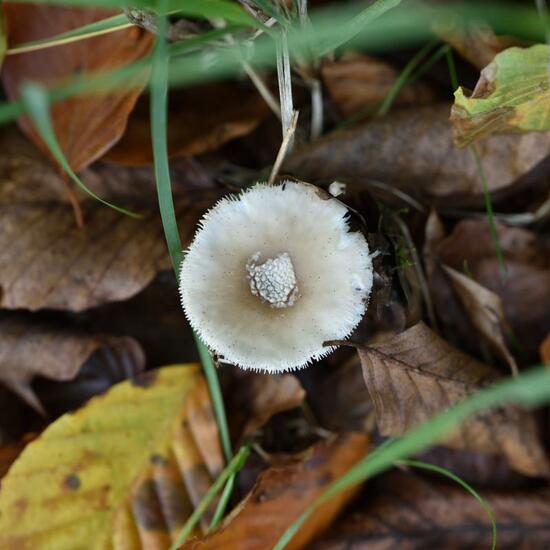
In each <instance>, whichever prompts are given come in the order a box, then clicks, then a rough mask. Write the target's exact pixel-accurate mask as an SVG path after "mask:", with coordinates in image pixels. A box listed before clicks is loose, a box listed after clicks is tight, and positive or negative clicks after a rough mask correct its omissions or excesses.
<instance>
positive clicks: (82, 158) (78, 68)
mask: <svg viewBox="0 0 550 550" xmlns="http://www.w3.org/2000/svg"><path fill="white" fill-rule="evenodd" d="M4 9H5V14H6V23H7V27H8V38H9V45H10V47H13V46H16V45H18V44H22V43H26V42H32V41H35V40H40V39H44V38H48V37H50V36H54V35H56V34H60V33H63V32H66V31H69V30H72V29H75V28H78V27H81V26H83V25H87V24H89V23H93V22H94V21H97V20H99V19H104V18H106V17H109V16H111V15H113V13H116V12H113V11H107V10H104V9H95V8H94V9H83V8H74V7H60V6H48V5H40V4H19V3H17V4H10V3H6V4H4ZM152 43H153V35H151V34H149V33H147V32H145V31H143V30H142V29H140V28H138V27H132V28H127V29H123V30H119V31H116V32H112V33H108V34H104V35H102V36H97V37H94V38H90V39H87V40H80V41H77V42H73V43H71V44H68V45H62V46H57V47H54V48H46V49H41V50H37V51H33V52H28V53H22V54H17V55H10V56H8V57H7V58H6V60H5V62H4V66H3V70H2V80H3V83H4V86H5V89H6V92H7V94H8V97H9V98H10V99H16V98H18V97H19V94H20V86H21V85H22V84H23V83H24V82H25V81H29V80H32V81H34V82H38V83H40V84H43V85H44V86H46V87H48V88H53V87H55V86H57V85H60V84H62V83H64V82H66V81H67V80H68V79H70V78H76V77H81V76H83V75H87V74H91V73H98V72H105V71H110V70H113V69H116V68H119V67H123V66H126V65H128V64H130V63H133V62H134V61H137V60H138V59H140V58H141V57H143V56H144V55H146V54H147V53H148V52H149V51H150V49H151V46H152ZM145 83H146V80H145V78H144V75H141V76H140V77H139V79H135V81H132V82H129V83H128V84H129V85H130V84H131V85H132V87H131V88H129V89H127V90H125V91H116V92H109V93H107V94H100V95H80V96H77V97H73V98H69V99H65V100H63V101H59V102H56V103H54V104H53V105H52V112H51V114H52V119H53V125H54V129H55V132H56V136H57V139H58V141H59V144H60V146H61V149H62V150H63V152H64V153H65V156H66V157H67V159H68V161H69V164H70V165H71V167H72V168H73V169H74V170H75V171H79V170H81V169H82V168H84V167H86V166H87V165H88V164H90V163H91V162H92V161H93V160H95V159H96V158H98V157H100V156H101V155H102V154H103V153H105V151H107V150H108V149H109V148H110V147H111V146H112V145H113V144H114V143H115V142H116V141H117V140H118V139H119V138H120V137H121V136H122V134H123V132H124V129H125V127H126V121H127V118H128V115H129V114H130V112H131V111H132V109H133V107H134V104H135V102H136V100H137V97H138V96H139V94H140V93H141V91H142V89H143V87H144V86H145ZM19 124H20V126H21V128H22V129H23V131H24V132H25V133H26V134H27V136H28V137H29V138H30V139H32V140H33V141H34V142H35V143H36V144H37V145H38V146H39V147H40V148H41V149H42V150H44V151H46V152H47V151H48V149H47V146H46V145H45V144H44V143H43V142H42V139H41V138H40V136H39V134H38V132H37V131H36V129H35V127H34V126H33V124H32V123H31V122H30V120H29V119H28V118H26V117H23V118H21V119H20V120H19Z"/></svg>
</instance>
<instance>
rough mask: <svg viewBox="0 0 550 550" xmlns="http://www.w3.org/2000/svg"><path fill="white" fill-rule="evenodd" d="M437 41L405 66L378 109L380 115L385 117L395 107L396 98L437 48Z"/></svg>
mask: <svg viewBox="0 0 550 550" xmlns="http://www.w3.org/2000/svg"><path fill="white" fill-rule="evenodd" d="M436 44H437V40H430V42H428V43H427V44H425V45H424V47H423V48H421V49H420V50H419V51H418V52H417V53H416V54H415V55H414V56H413V57H412V59H411V60H410V61H409V62H408V63H407V64H406V65H405V67H404V68H403V70H402V71H401V73H400V74H399V76H398V77H397V79H396V80H395V82H394V83H393V86H392V87H391V88H390V91H389V92H388V93H387V94H386V97H385V98H384V101H382V104H381V105H380V108H379V109H378V115H380V116H382V115H385V114H386V113H387V112H388V111H389V110H390V108H391V106H392V105H393V102H394V101H395V98H396V97H397V96H398V95H399V93H400V92H401V90H402V89H403V88H404V87H405V85H406V84H407V83H408V81H409V80H410V77H411V75H412V73H413V71H414V70H415V69H416V67H417V66H418V65H419V64H420V63H421V62H422V60H423V59H424V58H425V57H426V56H427V55H428V54H429V53H430V51H431V50H432V49H433V48H434V47H435V46H436Z"/></svg>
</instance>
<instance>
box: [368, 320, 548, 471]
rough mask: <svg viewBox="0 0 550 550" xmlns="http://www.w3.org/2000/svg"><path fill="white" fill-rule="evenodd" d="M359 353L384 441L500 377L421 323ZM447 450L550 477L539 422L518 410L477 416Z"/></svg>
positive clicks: (505, 409)
mask: <svg viewBox="0 0 550 550" xmlns="http://www.w3.org/2000/svg"><path fill="white" fill-rule="evenodd" d="M358 351H359V356H360V357H361V361H362V364H363V374H364V377H365V383H366V384H367V388H368V390H369V393H370V395H371V399H372V401H373V402H374V407H375V411H376V417H377V422H378V428H379V430H380V432H381V434H382V435H385V436H400V435H403V434H404V433H405V432H407V431H408V430H409V429H411V428H412V427H414V426H418V425H420V424H422V423H423V422H425V421H426V420H427V419H428V418H430V417H432V416H434V415H435V414H436V413H438V412H440V411H443V410H445V409H447V408H448V407H450V406H451V405H453V404H454V403H457V402H459V401H461V400H462V399H464V398H465V397H467V396H468V395H471V394H472V393H474V392H476V391H478V390H479V389H481V388H482V387H484V386H485V385H486V384H488V383H491V382H493V381H494V380H496V379H497V378H498V373H497V371H495V370H494V369H492V368H491V367H488V366H487V365H484V364H483V363H479V362H478V361H476V360H475V359H473V358H471V357H469V356H468V355H466V354H464V353H462V352H460V351H458V350H457V349H455V348H453V347H451V346H450V345H449V344H448V343H447V342H445V340H443V339H441V338H440V337H439V336H437V334H435V333H434V332H432V331H431V330H430V329H429V328H428V327H427V326H426V325H424V324H423V323H419V324H417V325H415V326H413V327H411V328H410V329H408V330H406V331H405V332H402V333H401V334H398V335H397V336H395V337H394V338H392V339H391V340H389V341H386V342H384V343H380V344H375V345H372V346H368V347H362V348H359V349H358ZM444 444H445V445H448V446H449V447H452V448H458V449H467V450H471V451H480V452H485V453H499V454H502V455H504V456H505V457H506V458H507V460H508V462H509V464H510V466H511V467H512V468H514V469H515V470H517V471H518V472H520V473H522V474H525V475H530V476H548V475H550V462H549V461H548V458H547V456H546V454H545V451H544V449H543V447H542V445H541V443H540V440H539V436H538V432H537V424H536V422H535V418H534V416H533V415H532V414H530V413H527V412H525V411H523V410H522V409H520V408H519V407H516V406H512V405H509V406H506V407H503V408H501V409H498V410H493V411H489V412H485V413H481V414H478V415H477V416H475V417H474V418H472V419H470V420H468V421H466V422H464V423H463V425H462V426H461V427H460V428H459V429H457V430H456V431H455V432H453V433H452V434H451V435H449V437H448V438H446V439H445V441H444Z"/></svg>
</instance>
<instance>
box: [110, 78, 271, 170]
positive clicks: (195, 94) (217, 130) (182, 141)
mask: <svg viewBox="0 0 550 550" xmlns="http://www.w3.org/2000/svg"><path fill="white" fill-rule="evenodd" d="M168 105H169V113H168V131H167V132H168V133H167V140H168V154H169V155H170V156H171V157H177V156H182V155H198V154H200V153H205V152H207V151H212V150H214V149H217V148H218V147H220V146H221V145H223V144H224V143H225V142H227V141H230V140H232V139H235V138H238V137H241V136H245V135H247V134H249V133H250V132H252V130H254V129H255V128H256V127H257V126H258V124H260V122H261V121H262V120H263V119H264V118H265V116H266V115H267V114H268V113H269V109H268V107H267V105H266V104H265V102H264V101H263V99H262V98H261V96H260V95H259V94H258V93H256V92H254V91H252V92H251V91H250V90H247V89H246V88H242V87H239V86H238V85H236V84H231V83H216V84H208V85H204V86H199V87H195V88H189V89H186V90H182V91H179V92H175V93H173V94H172V95H171V96H170V100H169V103H168ZM107 158H108V159H110V160H113V161H114V162H119V163H121V164H127V165H131V166H136V165H141V164H150V163H152V162H153V149H152V145H151V127H150V114H149V101H148V98H144V99H143V100H140V101H139V102H138V104H137V107H136V109H135V111H134V112H133V113H132V115H131V116H130V118H129V120H128V128H127V129H126V132H125V134H124V137H123V138H122V139H121V140H120V142H119V143H118V144H117V145H116V146H115V147H114V148H113V149H111V150H110V151H109V153H108V155H107Z"/></svg>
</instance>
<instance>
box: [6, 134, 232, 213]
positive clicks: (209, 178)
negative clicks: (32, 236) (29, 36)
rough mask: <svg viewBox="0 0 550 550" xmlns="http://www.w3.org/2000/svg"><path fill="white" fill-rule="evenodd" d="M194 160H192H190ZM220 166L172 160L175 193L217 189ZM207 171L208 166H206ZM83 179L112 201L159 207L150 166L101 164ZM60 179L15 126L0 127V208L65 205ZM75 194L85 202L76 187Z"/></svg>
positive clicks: (82, 173) (97, 163) (84, 174)
mask: <svg viewBox="0 0 550 550" xmlns="http://www.w3.org/2000/svg"><path fill="white" fill-rule="evenodd" d="M192 160H194V162H191V161H192ZM220 165H221V163H220V162H219V160H218V162H217V163H216V165H215V166H211V165H209V166H208V167H207V168H208V169H209V170H210V169H211V170H212V171H211V172H210V171H209V172H207V173H200V174H195V173H194V172H198V171H201V172H202V170H201V168H202V167H201V164H200V163H199V162H198V161H197V160H196V159H186V158H183V159H176V160H174V161H172V162H171V163H170V171H171V174H172V178H173V182H172V183H173V191H174V194H175V195H179V194H184V193H185V194H186V193H188V192H189V191H190V190H193V191H195V190H197V189H201V190H206V189H211V188H213V187H216V185H215V183H214V180H215V179H216V178H217V176H218V173H217V170H218V169H223V167H221V166H220ZM205 170H206V167H205ZM80 175H81V178H82V180H83V181H84V182H85V183H86V185H87V186H88V187H89V188H90V189H91V190H92V191H94V192H95V193H96V194H97V195H100V196H101V197H103V198H106V199H108V200H110V201H111V202H115V203H117V204H118V203H137V204H139V205H146V206H153V205H156V203H157V200H158V199H157V191H156V183H155V174H154V169H153V167H151V166H144V167H129V166H122V165H117V164H113V163H112V162H108V161H103V160H99V161H96V162H94V163H93V165H92V166H90V167H88V168H86V169H84V170H83V171H82V172H81V174H80ZM65 189H66V187H65V182H64V178H63V177H62V176H61V175H60V174H59V172H58V171H57V170H56V168H55V167H54V166H52V164H51V163H50V162H49V161H48V160H47V158H45V157H44V155H43V154H42V153H40V152H39V151H38V150H37V148H36V147H35V146H34V145H33V144H32V143H31V142H30V141H29V140H28V139H26V138H25V137H24V136H23V135H22V134H21V133H20V132H19V130H18V129H17V128H16V127H14V126H7V127H3V128H0V204H13V203H21V202H28V201H29V200H30V199H31V198H32V202H68V199H67V194H66V192H65ZM75 194H76V195H77V197H78V198H79V199H80V200H81V201H84V200H87V199H89V196H88V195H87V194H85V193H83V192H82V191H81V190H80V189H79V188H76V189H75Z"/></svg>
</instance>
